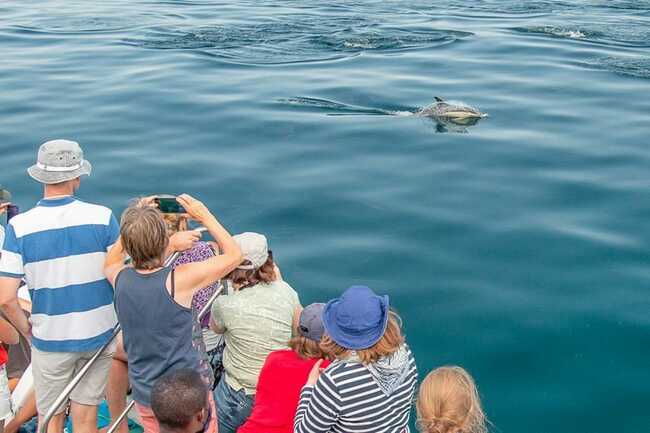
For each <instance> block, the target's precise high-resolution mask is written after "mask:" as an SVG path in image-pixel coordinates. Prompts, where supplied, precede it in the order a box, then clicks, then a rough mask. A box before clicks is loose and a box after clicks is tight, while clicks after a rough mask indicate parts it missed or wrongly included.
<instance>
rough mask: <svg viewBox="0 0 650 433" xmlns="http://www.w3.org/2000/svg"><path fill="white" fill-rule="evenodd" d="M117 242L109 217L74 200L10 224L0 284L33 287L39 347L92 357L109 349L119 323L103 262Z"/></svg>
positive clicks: (42, 207) (57, 201)
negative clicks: (20, 281)
mask: <svg viewBox="0 0 650 433" xmlns="http://www.w3.org/2000/svg"><path fill="white" fill-rule="evenodd" d="M118 236H119V225H118V223H117V220H116V219H115V217H114V216H113V213H112V212H111V210H110V209H108V208H106V207H104V206H98V205H94V204H90V203H85V202H83V201H81V200H78V199H77V198H75V197H71V196H66V197H62V198H54V199H43V200H41V201H39V202H38V204H37V205H36V207H34V208H33V209H30V210H29V211H27V212H25V213H22V214H20V215H17V216H15V217H14V218H12V219H11V222H10V223H9V224H8V225H7V229H6V234H5V240H4V244H3V246H2V255H1V256H0V276H5V277H13V278H24V279H25V281H26V283H27V285H28V287H30V290H29V291H30V295H31V297H32V315H31V322H32V344H33V345H34V347H36V348H37V349H39V350H42V351H46V352H85V351H91V350H95V349H97V348H99V347H101V346H102V345H103V344H104V343H106V341H108V338H109V337H110V335H111V332H112V330H113V328H114V327H115V325H116V323H117V319H116V315H115V309H114V308H113V288H112V287H111V285H110V284H109V282H108V281H107V280H106V278H105V276H104V259H105V257H106V253H107V251H108V249H109V248H110V247H111V246H112V245H113V244H114V243H115V242H116V241H117V238H118Z"/></svg>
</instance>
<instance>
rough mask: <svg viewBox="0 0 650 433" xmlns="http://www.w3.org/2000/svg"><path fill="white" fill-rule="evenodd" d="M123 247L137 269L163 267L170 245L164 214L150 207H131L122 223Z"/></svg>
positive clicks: (123, 216)
mask: <svg viewBox="0 0 650 433" xmlns="http://www.w3.org/2000/svg"><path fill="white" fill-rule="evenodd" d="M120 235H121V236H122V245H123V246H124V249H125V250H126V252H127V253H128V254H129V256H131V260H133V266H134V267H135V268H136V269H153V268H157V267H159V266H162V263H163V257H164V255H165V249H167V245H168V244H169V237H168V236H167V226H166V225H165V221H164V220H163V217H162V214H161V213H160V211H159V210H158V209H156V208H153V207H149V206H138V205H133V206H129V207H128V208H127V209H126V210H125V211H124V213H123V214H122V220H121V223H120Z"/></svg>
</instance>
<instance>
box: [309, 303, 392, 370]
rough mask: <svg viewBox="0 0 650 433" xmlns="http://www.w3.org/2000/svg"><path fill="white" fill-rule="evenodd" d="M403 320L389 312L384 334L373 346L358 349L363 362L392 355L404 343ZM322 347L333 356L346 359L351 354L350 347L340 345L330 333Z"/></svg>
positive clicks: (323, 341) (370, 362)
mask: <svg viewBox="0 0 650 433" xmlns="http://www.w3.org/2000/svg"><path fill="white" fill-rule="evenodd" d="M401 323H402V320H401V319H400V317H399V316H398V315H397V313H395V312H394V311H389V313H388V324H387V325H386V331H384V335H383V336H382V337H381V338H380V339H379V341H378V342H376V343H375V344H374V345H373V346H371V347H369V348H367V349H361V350H357V351H356V353H357V356H358V357H359V360H361V363H363V364H372V363H374V362H377V360H379V358H381V357H384V356H388V355H392V354H393V353H395V352H397V350H398V349H399V348H400V346H402V344H404V336H403V335H402V329H401ZM321 348H322V349H323V350H324V351H325V352H327V353H328V354H329V355H330V356H331V357H333V358H336V359H345V358H347V357H348V356H349V355H350V351H351V350H350V349H347V348H345V347H342V346H340V345H339V344H338V343H336V342H335V341H334V340H332V338H331V337H330V336H328V335H325V336H323V340H322V341H321Z"/></svg>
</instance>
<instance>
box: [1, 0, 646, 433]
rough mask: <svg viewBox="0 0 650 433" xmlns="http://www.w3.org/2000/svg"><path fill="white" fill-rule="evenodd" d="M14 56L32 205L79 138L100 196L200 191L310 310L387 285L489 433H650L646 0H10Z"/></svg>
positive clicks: (5, 46) (16, 141) (9, 176)
mask: <svg viewBox="0 0 650 433" xmlns="http://www.w3.org/2000/svg"><path fill="white" fill-rule="evenodd" d="M0 49H1V51H0V53H1V57H0V162H1V164H0V183H2V184H4V185H6V186H7V187H8V188H9V189H11V190H12V191H13V192H14V194H15V196H16V202H17V203H18V204H19V205H20V206H21V207H22V208H23V209H26V208H29V207H30V206H32V205H33V203H34V202H35V201H36V200H37V199H38V197H39V194H40V189H39V186H38V185H37V184H36V183H34V182H33V181H31V180H30V179H29V178H28V177H27V175H26V173H25V168H26V167H27V166H28V165H30V164H31V163H32V161H33V159H34V157H35V153H36V149H37V147H38V145H39V144H40V143H41V142H43V141H45V140H47V139H52V138H63V137H65V138H71V139H75V140H77V141H79V142H80V143H81V144H82V145H83V147H84V149H85V150H86V154H87V157H88V159H90V160H91V161H92V162H93V164H94V172H93V175H92V177H90V178H89V179H87V180H86V181H85V182H84V183H83V186H82V189H81V190H80V191H79V196H80V197H81V198H84V199H87V200H91V201H96V202H99V203H103V204H106V205H109V206H111V207H112V208H113V210H114V211H115V212H116V213H119V212H121V211H122V210H123V208H124V207H125V205H126V203H127V202H128V200H129V199H130V198H132V197H134V196H137V195H142V194H150V193H155V192H167V193H181V192H189V193H192V194H195V195H196V196H197V197H199V198H201V199H203V200H204V201H205V202H206V203H208V204H209V206H210V207H211V208H212V209H213V210H214V212H215V214H216V215H217V216H218V217H219V218H220V219H221V220H222V221H223V222H224V224H225V225H226V226H227V227H229V228H230V229H231V230H232V231H233V232H241V231H248V230H254V231H259V232H263V233H266V234H267V235H268V236H269V239H270V243H271V247H272V249H273V251H274V253H275V255H276V257H277V259H278V261H279V263H280V265H281V268H282V271H283V274H284V276H285V278H286V279H287V280H288V281H289V282H290V283H291V284H292V285H293V286H294V287H295V288H296V289H297V290H298V291H299V293H300V295H301V299H302V301H303V303H305V304H306V303H310V302H314V301H324V300H327V299H329V298H331V297H333V296H336V295H337V294H339V293H340V292H341V291H342V290H343V289H344V288H346V287H347V286H349V285H351V284H354V283H365V284H368V285H370V286H371V287H373V288H375V289H376V290H377V291H379V292H383V293H388V294H389V295H390V297H391V303H392V305H393V306H394V307H395V308H396V309H397V310H398V311H399V312H400V313H401V315H402V316H403V318H404V321H405V327H406V332H407V336H408V341H409V342H410V344H411V345H412V347H413V349H414V352H415V354H416V359H417V362H418V366H419V368H420V372H421V375H423V374H424V373H426V372H427V371H428V370H430V369H431V368H434V367H436V366H440V365H443V364H450V363H453V364H460V365H462V366H464V367H466V368H467V369H468V370H469V371H470V372H471V373H472V374H473V375H474V376H475V377H476V380H477V382H478V384H479V388H480V391H481V394H482V396H483V398H484V403H485V407H486V411H487V414H488V416H489V417H490V419H491V420H492V422H493V423H494V426H495V427H494V429H495V431H499V432H526V433H564V432H566V433H569V432H590V433H595V432H603V433H610V432H613V431H616V432H630V433H637V432H647V431H649V430H650V412H649V411H648V404H649V403H650V369H649V368H648V362H649V359H650V336H649V334H650V315H649V310H650V309H649V303H648V287H649V285H650V267H649V266H648V259H649V254H648V247H649V246H650V218H649V217H650V197H649V194H648V191H649V190H650V176H649V173H650V147H649V146H650V138H649V137H650V2H649V1H646V0H629V1H625V0H617V1H616V0H601V1H571V2H569V1H538V0H529V1H512V0H501V1H498V0H483V1H460V0H443V1H435V2H433V1H420V0H403V1H387V0H383V1H361V0H357V1H353V0H341V1H331V2H315V1H308V0H298V1H284V2H279V1H259V0H256V1H237V2H234V1H232V2H226V1H208V0H205V1H154V0H151V1H144V0H128V1H127V0H119V1H118V0H113V1H86V0H84V1H69V0H68V1H3V2H2V3H0ZM434 96H442V97H445V98H448V99H453V100H460V101H464V102H466V103H468V104H472V105H475V106H478V107H479V108H480V109H481V110H482V111H485V112H487V113H489V115H490V117H489V118H487V119H484V120H482V121H481V122H480V123H479V124H477V125H475V126H469V127H458V126H457V125H445V124H444V123H440V122H436V121H434V120H431V119H426V118H421V117H416V116H408V115H405V114H407V113H405V112H408V111H415V110H417V109H418V107H422V106H425V105H428V104H430V103H431V102H432V101H433V99H434ZM381 112H388V113H390V112H398V114H400V115H390V114H379V113H381Z"/></svg>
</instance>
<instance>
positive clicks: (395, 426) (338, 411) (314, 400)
mask: <svg viewBox="0 0 650 433" xmlns="http://www.w3.org/2000/svg"><path fill="white" fill-rule="evenodd" d="M408 360H409V362H408V367H407V368H408V369H409V372H408V374H407V375H406V378H405V379H404V381H403V382H402V383H401V384H400V385H399V386H397V387H396V388H395V389H394V390H393V392H392V393H391V394H390V395H388V396H387V395H386V394H384V393H383V392H382V390H381V388H380V387H379V385H378V384H377V383H376V382H375V380H374V379H373V377H372V375H371V373H370V371H369V370H368V369H367V368H366V367H365V366H364V365H363V364H361V363H359V362H346V361H342V362H336V363H334V364H332V365H330V366H329V367H328V368H327V369H326V370H325V371H324V372H323V373H322V374H321V375H320V378H319V379H318V382H316V385H315V386H314V387H311V386H305V387H304V388H303V390H302V393H301V395H300V403H299V405H298V410H297V412H296V417H295V420H294V433H327V432H332V433H380V432H382V433H408V432H409V427H408V421H409V415H410V412H411V405H412V403H413V394H414V393H415V383H416V381H417V369H416V366H415V359H414V358H413V354H412V353H411V352H410V350H409V351H408Z"/></svg>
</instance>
